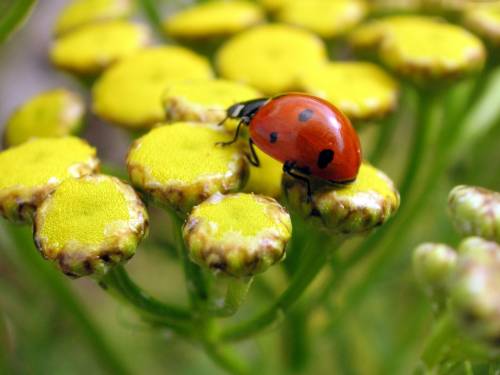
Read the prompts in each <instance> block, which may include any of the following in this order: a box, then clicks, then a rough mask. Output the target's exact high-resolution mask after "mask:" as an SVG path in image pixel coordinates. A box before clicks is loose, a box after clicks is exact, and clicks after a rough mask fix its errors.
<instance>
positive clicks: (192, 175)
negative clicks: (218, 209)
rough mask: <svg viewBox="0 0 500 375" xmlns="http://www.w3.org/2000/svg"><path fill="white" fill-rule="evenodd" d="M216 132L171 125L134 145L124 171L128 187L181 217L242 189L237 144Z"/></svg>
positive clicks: (243, 165)
mask: <svg viewBox="0 0 500 375" xmlns="http://www.w3.org/2000/svg"><path fill="white" fill-rule="evenodd" d="M221 141H227V134H226V133H225V132H224V131H223V130H221V129H220V128H218V127H216V126H210V125H207V124H196V123H174V124H172V125H163V126H160V127H158V128H156V129H153V130H151V131H150V132H149V133H148V134H146V135H145V136H143V137H141V138H139V139H138V140H136V141H135V143H134V144H133V146H132V148H131V149H130V152H129V155H128V159H127V167H128V171H129V175H130V178H131V180H132V182H133V183H134V184H135V185H136V186H137V187H138V188H140V189H141V190H143V191H146V192H147V193H149V194H150V195H151V196H152V197H153V198H155V200H156V201H157V202H159V203H161V204H164V205H167V206H170V207H173V208H174V209H175V210H177V211H180V212H183V213H186V212H189V210H191V208H192V207H193V206H194V205H196V204H199V203H200V202H202V201H203V200H205V199H207V198H208V197H209V196H210V195H212V194H214V193H216V192H222V193H227V192H233V191H237V190H238V189H240V188H241V187H242V185H243V184H244V182H245V179H246V176H247V174H248V163H247V160H246V158H245V156H244V154H243V152H242V151H241V149H240V147H239V146H238V145H237V144H233V145H230V146H226V147H221V146H217V145H216V143H217V142H221Z"/></svg>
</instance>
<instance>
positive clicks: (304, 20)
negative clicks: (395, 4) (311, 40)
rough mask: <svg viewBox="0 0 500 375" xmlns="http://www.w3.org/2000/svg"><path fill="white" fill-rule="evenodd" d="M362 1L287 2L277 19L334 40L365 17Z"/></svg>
mask: <svg viewBox="0 0 500 375" xmlns="http://www.w3.org/2000/svg"><path fill="white" fill-rule="evenodd" d="M366 12H367V6H366V3H365V2H364V1H363V0H334V1H325V0H307V1H304V0H288V1H286V2H285V3H284V5H283V6H282V7H281V8H280V11H279V12H278V15H277V17H278V19H279V20H280V21H282V22H285V23H290V24H293V25H297V26H301V27H304V28H306V29H308V30H311V31H313V32H315V33H316V34H319V35H320V36H322V37H323V38H334V37H336V36H338V35H341V34H344V33H345V32H347V31H348V30H349V29H351V28H353V27H354V26H355V25H357V24H358V23H359V22H360V21H361V20H362V19H363V17H364V16H365V15H366Z"/></svg>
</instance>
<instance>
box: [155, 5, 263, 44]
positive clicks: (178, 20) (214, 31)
mask: <svg viewBox="0 0 500 375" xmlns="http://www.w3.org/2000/svg"><path fill="white" fill-rule="evenodd" d="M263 20H264V14H263V12H262V10H261V8H260V7H259V6H258V5H257V4H255V3H252V2H249V1H241V0H235V1H226V0H215V1H209V2H206V3H201V4H198V5H194V6H191V7H189V8H187V9H185V10H183V11H180V12H178V13H176V14H173V15H172V16H170V17H169V18H168V19H167V20H166V21H165V22H164V28H165V31H166V32H167V34H169V35H171V36H173V37H175V38H181V39H207V38H213V37H221V36H228V35H232V34H235V33H237V32H239V31H242V30H244V29H246V28H248V27H250V26H253V25H255V24H257V23H259V22H262V21H263Z"/></svg>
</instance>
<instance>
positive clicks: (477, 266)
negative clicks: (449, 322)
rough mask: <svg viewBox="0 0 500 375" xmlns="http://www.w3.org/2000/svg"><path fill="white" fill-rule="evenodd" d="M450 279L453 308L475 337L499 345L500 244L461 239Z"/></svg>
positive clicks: (478, 239)
mask: <svg viewBox="0 0 500 375" xmlns="http://www.w3.org/2000/svg"><path fill="white" fill-rule="evenodd" d="M458 252H459V259H458V264H457V269H456V272H455V274H454V277H453V279H452V281H451V283H450V295H451V302H452V307H453V311H454V312H455V313H456V315H457V317H458V318H459V320H460V321H461V323H462V324H463V326H464V328H466V329H467V331H468V332H469V333H470V334H471V335H473V336H474V337H476V338H479V339H481V340H483V341H484V342H486V343H488V344H492V345H494V346H495V345H496V347H498V342H499V340H500V294H499V293H498V291H499V290H500V246H498V244H497V243H495V242H488V241H485V240H483V239H481V238H479V237H470V238H467V239H465V240H464V241H462V243H461V244H460V247H459V249H458Z"/></svg>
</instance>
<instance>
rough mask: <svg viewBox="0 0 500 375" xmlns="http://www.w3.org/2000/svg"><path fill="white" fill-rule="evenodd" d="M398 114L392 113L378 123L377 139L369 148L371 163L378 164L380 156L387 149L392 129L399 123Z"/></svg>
mask: <svg viewBox="0 0 500 375" xmlns="http://www.w3.org/2000/svg"><path fill="white" fill-rule="evenodd" d="M398 115H399V114H393V115H392V116H390V117H388V118H386V119H384V120H383V121H381V122H380V124H379V127H380V128H379V130H378V135H377V140H376V141H375V145H374V146H373V149H372V150H371V152H370V154H369V156H368V160H369V161H370V163H372V164H373V165H378V164H379V163H380V161H381V160H382V158H383V157H384V155H385V153H386V151H387V150H388V149H389V145H390V143H391V139H392V136H393V135H394V130H395V128H396V126H397V124H398V123H399V116H398Z"/></svg>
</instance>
